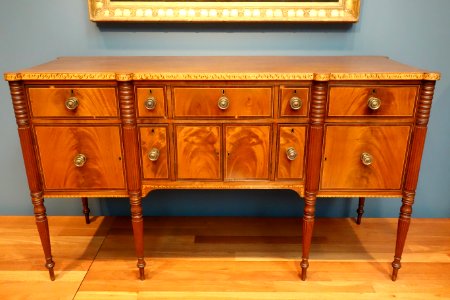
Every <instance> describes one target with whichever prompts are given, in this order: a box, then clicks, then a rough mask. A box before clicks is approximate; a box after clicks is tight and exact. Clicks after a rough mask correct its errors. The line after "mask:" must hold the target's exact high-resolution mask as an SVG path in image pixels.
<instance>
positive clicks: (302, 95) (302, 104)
mask: <svg viewBox="0 0 450 300" xmlns="http://www.w3.org/2000/svg"><path fill="white" fill-rule="evenodd" d="M280 93H281V97H280V99H281V103H280V117H297V116H298V117H305V116H307V115H308V106H309V88H305V87H299V88H291V87H289V88H286V87H281V89H280Z"/></svg>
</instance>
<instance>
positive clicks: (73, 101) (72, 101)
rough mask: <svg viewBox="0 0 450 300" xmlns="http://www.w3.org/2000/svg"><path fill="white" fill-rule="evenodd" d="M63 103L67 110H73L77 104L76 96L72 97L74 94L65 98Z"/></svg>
mask: <svg viewBox="0 0 450 300" xmlns="http://www.w3.org/2000/svg"><path fill="white" fill-rule="evenodd" d="M65 105H66V108H67V109H68V110H72V111H73V110H75V109H77V107H78V105H79V102H78V98H77V97H74V96H71V97H69V98H67V100H66V102H65Z"/></svg>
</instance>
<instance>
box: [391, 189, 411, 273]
mask: <svg viewBox="0 0 450 300" xmlns="http://www.w3.org/2000/svg"><path fill="white" fill-rule="evenodd" d="M402 203H403V204H402V207H401V208H400V217H399V218H398V226H397V243H396V244H395V256H394V261H393V262H392V268H393V269H392V281H395V280H397V275H398V270H399V269H400V268H401V267H402V264H401V262H400V260H401V259H402V253H403V248H404V247H405V241H406V235H407V234H408V230H409V224H410V222H411V213H412V205H413V203H414V194H413V193H407V192H405V193H404V194H403V199H402Z"/></svg>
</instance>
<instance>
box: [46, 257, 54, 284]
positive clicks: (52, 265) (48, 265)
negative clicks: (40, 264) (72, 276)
mask: <svg viewBox="0 0 450 300" xmlns="http://www.w3.org/2000/svg"><path fill="white" fill-rule="evenodd" d="M54 266H55V263H54V262H53V260H50V261H49V262H47V263H46V264H45V267H46V268H47V269H48V274H49V275H50V280H51V281H55V271H54V270H53V267H54Z"/></svg>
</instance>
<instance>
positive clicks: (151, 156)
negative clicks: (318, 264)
mask: <svg viewBox="0 0 450 300" xmlns="http://www.w3.org/2000/svg"><path fill="white" fill-rule="evenodd" d="M147 157H148V159H150V160H151V161H157V160H158V158H159V150H158V149H157V148H152V150H150V151H149V152H148V154H147Z"/></svg>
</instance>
